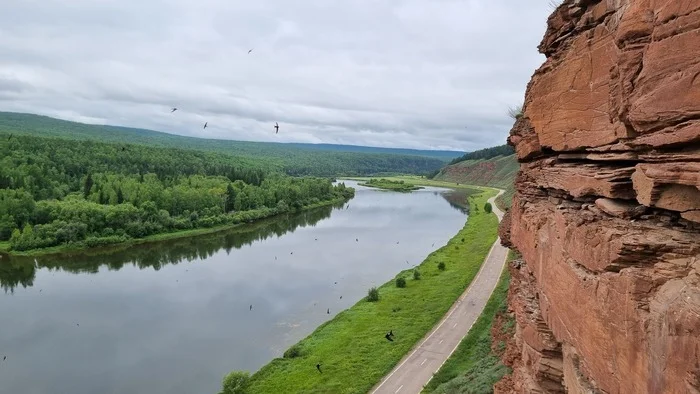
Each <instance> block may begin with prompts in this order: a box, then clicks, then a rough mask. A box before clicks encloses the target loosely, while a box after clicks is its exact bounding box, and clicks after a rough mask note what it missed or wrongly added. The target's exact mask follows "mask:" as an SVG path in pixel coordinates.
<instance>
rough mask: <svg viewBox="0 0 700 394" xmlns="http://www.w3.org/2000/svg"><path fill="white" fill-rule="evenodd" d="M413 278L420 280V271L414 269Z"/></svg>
mask: <svg viewBox="0 0 700 394" xmlns="http://www.w3.org/2000/svg"><path fill="white" fill-rule="evenodd" d="M413 280H420V271H418V270H413Z"/></svg>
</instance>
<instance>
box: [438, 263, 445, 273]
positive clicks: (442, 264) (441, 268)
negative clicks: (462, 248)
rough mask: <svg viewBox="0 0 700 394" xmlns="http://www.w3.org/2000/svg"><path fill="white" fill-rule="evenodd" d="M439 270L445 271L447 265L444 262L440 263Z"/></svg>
mask: <svg viewBox="0 0 700 394" xmlns="http://www.w3.org/2000/svg"><path fill="white" fill-rule="evenodd" d="M438 269H439V270H440V271H444V270H445V263H444V262H442V261H441V262H439V263H438Z"/></svg>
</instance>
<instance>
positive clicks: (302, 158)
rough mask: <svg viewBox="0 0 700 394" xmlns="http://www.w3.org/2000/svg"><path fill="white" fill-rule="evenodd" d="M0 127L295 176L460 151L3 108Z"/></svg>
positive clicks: (414, 166)
mask: <svg viewBox="0 0 700 394" xmlns="http://www.w3.org/2000/svg"><path fill="white" fill-rule="evenodd" d="M0 132H4V133H7V134H14V135H29V136H41V137H51V138H61V139H68V140H79V141H86V140H87V141H97V142H108V143H116V144H130V145H140V146H149V147H161V148H178V149H186V150H189V151H192V150H195V151H200V152H207V153H219V154H224V155H227V156H233V157H235V158H236V159H238V160H242V159H244V158H245V159H249V160H254V161H256V162H260V161H264V162H265V163H266V164H267V165H268V166H271V167H274V168H277V169H279V170H280V171H282V172H284V173H286V174H288V175H293V176H300V175H313V176H353V175H358V176H365V175H377V174H395V173H402V174H404V173H411V174H428V173H430V172H432V171H435V170H438V169H439V168H441V167H442V166H443V165H444V164H445V162H446V161H448V160H450V159H451V158H454V157H456V156H457V155H459V154H458V153H449V152H445V151H427V150H409V149H389V148H371V147H361V146H345V145H332V144H326V145H314V144H298V143H291V144H286V143H271V142H250V141H231V140H211V139H204V138H193V137H184V136H180V135H174V134H168V133H162V132H158V131H153V130H145V129H134V128H128V127H119V126H107V125H90V124H84V123H77V122H69V121H64V120H59V119H54V118H50V117H46V116H39V115H33V114H20V113H11V112H0Z"/></svg>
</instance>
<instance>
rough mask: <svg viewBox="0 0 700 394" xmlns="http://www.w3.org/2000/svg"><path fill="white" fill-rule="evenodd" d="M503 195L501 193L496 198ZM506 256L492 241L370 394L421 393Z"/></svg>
mask: <svg viewBox="0 0 700 394" xmlns="http://www.w3.org/2000/svg"><path fill="white" fill-rule="evenodd" d="M503 192H504V191H503V190H501V191H500V192H499V193H498V195H496V197H498V196H500V195H501V194H503ZM496 197H492V198H490V199H489V200H488V201H489V202H490V203H491V205H492V207H493V212H494V213H495V214H496V216H498V221H499V222H500V221H501V220H502V219H503V212H502V211H501V210H500V209H498V207H496V203H495V200H496ZM507 257H508V249H507V248H505V247H503V246H501V239H500V238H498V239H496V242H494V244H493V246H492V247H491V251H490V252H489V254H488V255H487V256H486V260H485V261H484V263H483V264H482V266H481V269H480V270H479V273H478V274H477V275H476V277H475V278H474V280H473V281H472V283H471V284H470V285H469V287H468V288H467V290H465V292H464V293H463V294H462V295H461V296H460V297H459V298H458V299H457V302H455V303H454V305H452V307H451V308H450V310H449V311H448V312H447V314H446V315H445V317H443V318H442V320H441V321H440V323H438V325H437V326H436V327H435V328H433V329H432V331H431V332H430V333H428V335H427V336H426V337H425V338H424V339H423V340H422V342H420V344H419V345H418V346H417V347H415V348H414V349H413V350H411V353H409V354H408V356H406V357H404V358H403V359H402V360H401V362H400V363H399V364H398V366H396V367H395V368H394V370H392V371H391V373H389V375H387V376H386V377H384V379H382V381H381V382H379V384H378V385H377V386H375V387H374V388H373V389H372V391H371V393H372V394H375V393H376V394H384V393H387V394H399V393H401V394H415V393H420V392H421V390H423V386H425V385H426V384H427V383H428V382H429V381H430V379H431V378H432V377H433V374H434V373H435V372H437V370H438V369H440V367H441V366H442V364H444V363H445V361H446V360H447V359H448V358H449V357H450V355H451V354H452V353H453V352H454V351H455V349H457V346H458V345H459V343H460V342H461V341H462V338H464V337H465V336H466V335H467V333H468V332H469V330H470V329H471V327H472V325H473V324H474V322H475V321H476V319H478V318H479V315H481V311H482V310H483V309H484V307H485V306H486V302H487V301H488V299H489V297H491V293H492V292H493V290H494V289H495V288H496V285H497V284H498V279H499V278H500V276H501V272H502V271H503V267H504V266H505V263H506V258H507Z"/></svg>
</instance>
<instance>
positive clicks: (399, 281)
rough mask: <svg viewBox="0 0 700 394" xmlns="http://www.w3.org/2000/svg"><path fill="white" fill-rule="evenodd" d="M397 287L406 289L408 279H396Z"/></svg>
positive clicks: (401, 277)
mask: <svg viewBox="0 0 700 394" xmlns="http://www.w3.org/2000/svg"><path fill="white" fill-rule="evenodd" d="M396 287H398V288H401V289H403V288H404V287H406V279H404V278H403V276H400V277H398V278H396Z"/></svg>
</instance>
